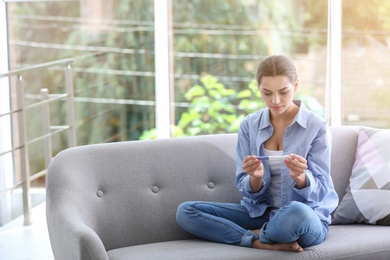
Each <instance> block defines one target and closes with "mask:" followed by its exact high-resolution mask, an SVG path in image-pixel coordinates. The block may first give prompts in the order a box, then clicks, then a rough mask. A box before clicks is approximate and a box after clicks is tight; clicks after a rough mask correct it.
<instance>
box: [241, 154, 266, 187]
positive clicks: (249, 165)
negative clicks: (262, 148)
mask: <svg viewBox="0 0 390 260" xmlns="http://www.w3.org/2000/svg"><path fill="white" fill-rule="evenodd" d="M242 169H243V170H244V172H246V173H247V174H248V175H249V176H251V178H250V185H251V188H252V191H253V192H258V191H260V190H261V188H262V187H263V175H264V166H263V163H262V162H261V160H259V159H257V158H256V156H254V155H249V156H246V157H245V158H244V161H243V163H242Z"/></svg>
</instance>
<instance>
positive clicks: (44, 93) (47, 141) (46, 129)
mask: <svg viewBox="0 0 390 260" xmlns="http://www.w3.org/2000/svg"><path fill="white" fill-rule="evenodd" d="M48 97H49V90H48V89H47V88H43V89H41V100H42V101H46V102H44V103H43V104H42V127H43V133H44V135H45V137H44V146H45V147H44V149H45V165H46V169H47V167H48V166H49V163H50V161H51V158H52V150H51V136H50V134H51V130H50V107H49V102H47V100H48Z"/></svg>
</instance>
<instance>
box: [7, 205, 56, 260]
mask: <svg viewBox="0 0 390 260" xmlns="http://www.w3.org/2000/svg"><path fill="white" fill-rule="evenodd" d="M45 207H46V204H45V203H42V204H40V205H38V206H36V207H34V208H33V209H32V211H31V214H32V221H33V223H32V224H31V225H29V226H24V225H23V216H22V217H19V218H17V219H15V220H14V221H12V222H10V223H7V224H6V225H4V226H3V227H0V259H1V260H14V259H16V260H19V259H28V260H53V259H54V257H53V253H52V252H51V247H50V241H49V234H48V232H47V227H46V214H45Z"/></svg>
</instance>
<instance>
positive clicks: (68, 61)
mask: <svg viewBox="0 0 390 260" xmlns="http://www.w3.org/2000/svg"><path fill="white" fill-rule="evenodd" d="M75 60H76V59H72V58H68V59H62V60H57V61H51V62H46V63H41V64H38V65H34V66H29V67H26V68H21V69H16V70H13V71H9V72H6V73H0V78H4V77H10V76H16V75H21V74H23V73H25V72H31V71H34V70H43V69H48V68H50V67H54V66H60V65H68V64H72V63H73V62H74V61H75Z"/></svg>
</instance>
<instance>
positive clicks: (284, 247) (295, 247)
mask: <svg viewBox="0 0 390 260" xmlns="http://www.w3.org/2000/svg"><path fill="white" fill-rule="evenodd" d="M253 232H255V233H256V234H259V230H253ZM252 247H253V248H258V249H267V250H279V251H293V252H302V251H303V248H302V247H301V246H300V245H299V244H298V242H297V241H295V242H292V243H285V244H282V243H281V244H263V243H261V242H260V240H259V239H258V240H255V241H253V242H252Z"/></svg>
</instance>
